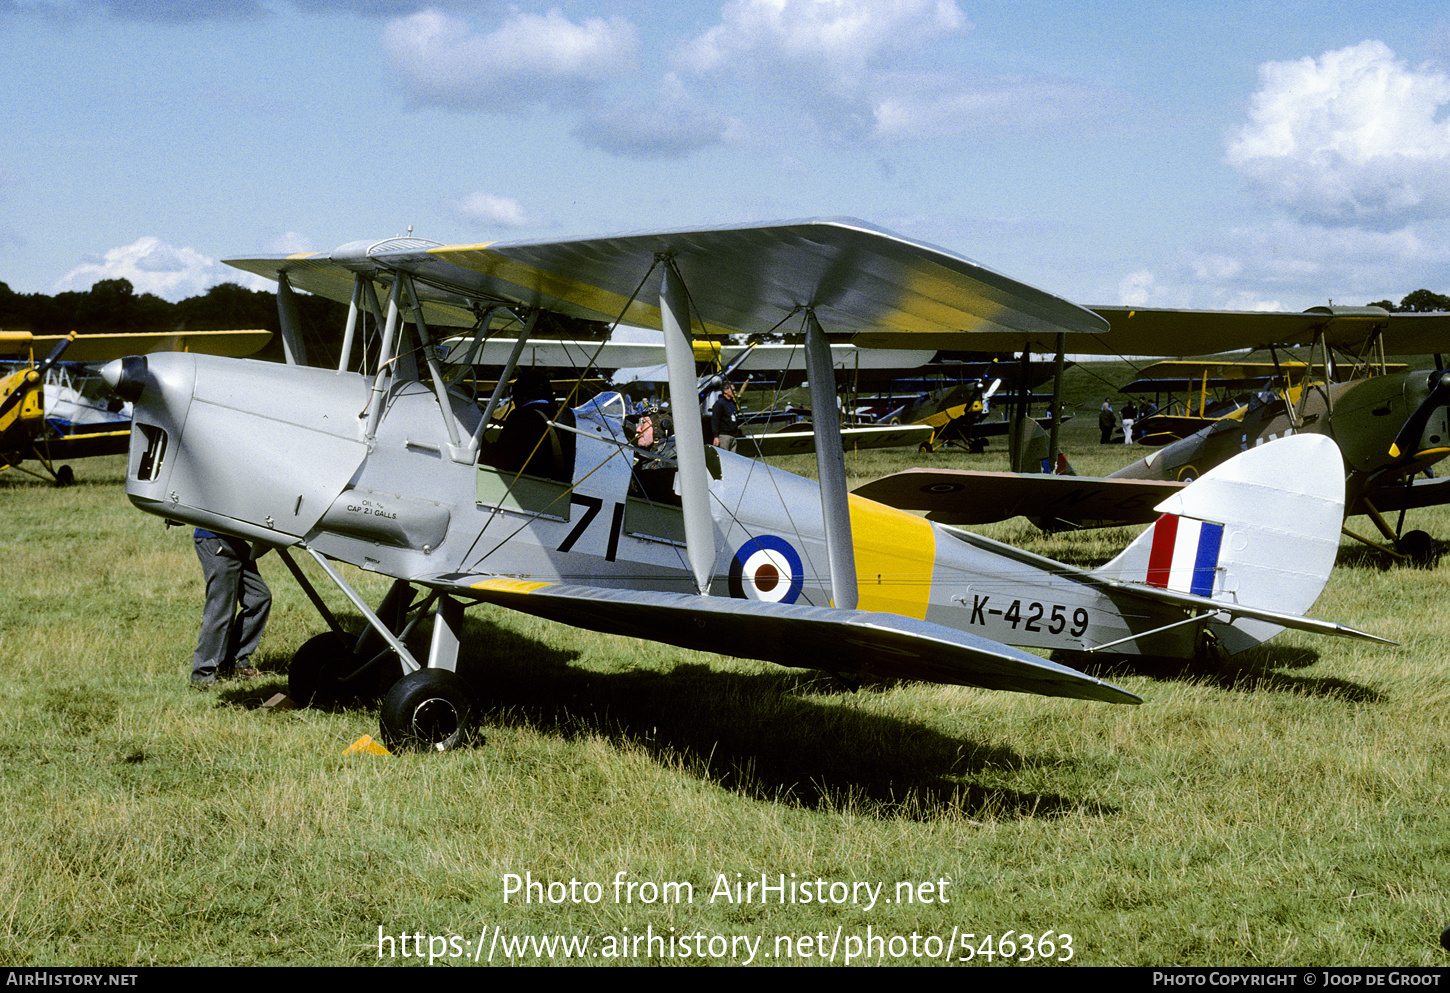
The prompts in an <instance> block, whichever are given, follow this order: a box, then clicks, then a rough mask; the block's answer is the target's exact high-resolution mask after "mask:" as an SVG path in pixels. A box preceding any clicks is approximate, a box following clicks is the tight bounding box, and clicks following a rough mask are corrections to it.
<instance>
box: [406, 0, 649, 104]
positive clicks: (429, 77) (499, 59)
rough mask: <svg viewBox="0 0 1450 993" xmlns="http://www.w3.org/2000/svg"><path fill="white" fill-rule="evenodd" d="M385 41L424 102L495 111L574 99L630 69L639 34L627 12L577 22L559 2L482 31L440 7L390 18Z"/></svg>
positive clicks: (414, 95) (414, 94) (410, 88)
mask: <svg viewBox="0 0 1450 993" xmlns="http://www.w3.org/2000/svg"><path fill="white" fill-rule="evenodd" d="M383 46H384V48H385V49H386V50H387V53H388V56H389V57H390V58H391V60H392V61H393V63H394V65H395V66H396V67H397V68H398V69H399V70H401V72H402V73H403V76H404V83H405V86H406V88H407V90H408V93H409V95H410V96H411V98H412V99H413V100H415V101H417V102H419V103H424V104H436V105H440V106H445V107H452V108H455V109H465V110H475V111H485V112H493V113H519V112H522V111H524V110H527V109H528V108H530V107H532V106H534V105H537V104H569V103H572V102H574V101H576V100H578V99H580V98H581V96H582V95H583V94H587V93H588V92H589V91H591V90H593V89H595V88H598V87H600V86H603V85H605V84H607V83H609V82H610V81H611V80H613V79H614V78H616V77H617V76H618V75H619V74H621V73H624V72H629V71H632V69H633V67H634V63H635V57H636V51H637V49H638V47H639V39H638V37H637V34H636V32H635V29H634V26H633V25H631V24H630V23H629V22H628V21H625V20H624V19H622V18H617V17H615V18H610V19H609V20H605V19H603V18H598V17H591V18H588V19H586V20H584V21H582V22H580V23H575V22H573V21H571V20H569V19H568V18H567V17H565V16H564V15H563V14H562V13H560V12H559V11H558V10H557V9H556V10H550V11H549V12H548V13H547V14H525V13H519V12H514V13H513V14H511V15H510V16H509V17H508V18H507V19H506V20H505V21H504V22H503V23H502V24H501V25H500V26H499V27H498V28H497V29H496V30H494V31H492V32H490V33H488V34H476V33H474V31H473V30H472V28H470V27H469V25H468V24H467V22H465V21H463V20H461V19H459V18H456V17H451V16H449V15H447V14H444V13H442V12H441V11H438V10H436V9H431V8H430V9H428V10H425V11H422V12H420V13H417V14H414V15H412V16H411V17H405V18H401V19H399V20H395V21H391V22H390V23H389V24H388V25H387V27H386V28H385V29H384V30H383Z"/></svg>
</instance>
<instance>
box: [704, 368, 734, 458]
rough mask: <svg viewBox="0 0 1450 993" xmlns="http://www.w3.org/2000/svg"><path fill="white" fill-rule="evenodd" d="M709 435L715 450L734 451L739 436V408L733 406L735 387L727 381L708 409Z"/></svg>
mask: <svg viewBox="0 0 1450 993" xmlns="http://www.w3.org/2000/svg"><path fill="white" fill-rule="evenodd" d="M710 433H711V434H712V435H713V436H714V442H713V444H714V445H715V447H716V448H723V449H725V450H726V451H727V452H732V451H734V450H735V439H736V438H737V437H739V435H740V408H739V407H737V406H736V405H735V387H734V386H733V385H731V383H730V381H729V380H726V381H725V385H724V386H723V387H721V389H720V398H719V399H718V400H716V401H715V406H713V407H711V408H710Z"/></svg>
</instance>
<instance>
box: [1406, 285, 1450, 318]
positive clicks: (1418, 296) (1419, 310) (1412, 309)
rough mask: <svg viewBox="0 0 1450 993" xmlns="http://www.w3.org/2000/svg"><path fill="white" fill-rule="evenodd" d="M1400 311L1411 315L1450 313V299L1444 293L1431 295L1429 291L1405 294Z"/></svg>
mask: <svg viewBox="0 0 1450 993" xmlns="http://www.w3.org/2000/svg"><path fill="white" fill-rule="evenodd" d="M1398 309H1399V310H1400V311H1401V312H1402V313H1410V314H1428V313H1436V312H1441V311H1450V297H1447V296H1445V295H1444V294H1442V293H1431V292H1430V291H1429V290H1415V291H1414V292H1413V293H1407V294H1405V298H1404V299H1403V300H1401V301H1400V306H1399V308H1398Z"/></svg>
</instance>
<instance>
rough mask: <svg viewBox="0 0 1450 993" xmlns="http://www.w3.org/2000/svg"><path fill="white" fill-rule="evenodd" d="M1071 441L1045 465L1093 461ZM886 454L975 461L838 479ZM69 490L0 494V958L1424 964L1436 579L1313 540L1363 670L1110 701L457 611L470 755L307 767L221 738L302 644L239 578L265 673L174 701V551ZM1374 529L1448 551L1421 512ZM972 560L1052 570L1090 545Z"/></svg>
mask: <svg viewBox="0 0 1450 993" xmlns="http://www.w3.org/2000/svg"><path fill="white" fill-rule="evenodd" d="M1091 419H1092V418H1091V412H1090V411H1089V413H1088V416H1086V417H1080V421H1081V422H1082V423H1081V424H1079V425H1078V426H1077V427H1076V428H1075V429H1074V431H1070V432H1069V434H1068V451H1069V456H1070V457H1071V458H1072V459H1073V461H1074V463H1075V464H1076V465H1077V466H1078V468H1079V470H1080V471H1088V472H1092V471H1101V470H1104V469H1107V468H1112V467H1114V466H1115V465H1118V464H1122V462H1124V461H1126V460H1127V458H1128V453H1130V452H1131V450H1127V449H1120V450H1114V451H1105V450H1100V449H1099V448H1098V446H1096V445H1093V444H1092V443H1091V437H1090V436H1091V435H1093V434H1094V432H1095V428H1094V427H1093V426H1092V425H1089V424H1088V423H1087V422H1088V421H1090V420H1091ZM927 460H931V464H943V465H953V466H977V467H982V468H1000V467H1001V463H1002V455H1001V451H1000V446H999V447H998V450H997V451H996V452H994V453H988V454H987V455H985V456H968V455H965V454H964V453H959V452H949V453H941V454H939V455H935V456H920V455H917V454H916V453H895V454H891V455H872V456H869V457H868V456H860V457H854V456H853V457H852V458H851V466H850V469H851V471H852V472H853V473H855V474H856V475H858V476H859V477H862V478H864V477H869V476H872V475H875V474H879V473H881V472H885V471H890V470H892V469H896V468H901V467H904V466H906V465H910V464H926V462H927ZM77 469H78V475H79V476H80V477H81V480H82V481H81V483H80V484H79V485H77V486H74V487H72V488H69V489H64V490H56V489H51V488H49V487H45V486H42V485H38V484H35V483H33V482H30V481H26V480H24V479H22V478H20V477H18V476H15V475H14V474H9V475H8V476H5V477H0V507H3V512H4V519H5V520H6V522H7V524H8V526H7V528H6V533H5V536H4V538H3V542H4V544H3V550H0V551H3V559H0V561H3V563H4V565H3V568H4V576H5V580H4V590H5V596H4V598H3V600H0V797H3V804H0V813H3V817H4V824H3V825H0V831H3V833H4V836H5V837H6V838H7V840H8V843H7V844H6V845H5V846H4V847H3V854H0V927H3V939H0V940H3V942H4V947H5V949H6V953H5V958H6V960H7V962H8V963H9V964H13V965H26V964H30V965H37V964H52V965H56V964H88V965H150V964H201V965H224V964H253V963H256V964H272V965H314V964H320V965H348V964H374V963H379V962H391V963H417V962H419V961H427V960H428V957H429V955H430V954H431V955H433V956H434V959H435V961H436V962H438V963H443V962H446V963H450V964H463V963H465V962H468V961H470V959H471V956H473V954H474V952H475V950H476V949H478V948H480V947H481V948H482V951H483V955H484V957H485V958H486V957H487V956H488V955H489V954H490V953H492V955H493V959H492V960H493V961H494V962H496V963H497V962H505V961H507V962H513V963H535V962H545V961H552V962H555V963H565V962H569V961H579V960H581V959H582V961H584V962H586V963H588V964H608V963H611V962H622V963H624V964H645V963H649V962H658V961H661V960H663V961H665V962H669V963H682V964H696V963H700V962H702V961H706V962H726V963H728V962H746V961H752V962H754V963H765V964H785V963H787V962H798V963H802V964H814V963H817V962H819V961H821V957H824V956H826V955H832V956H833V957H832V958H830V959H829V960H830V961H836V962H841V961H844V960H845V957H846V955H847V954H848V953H852V952H854V959H853V960H854V961H856V962H860V963H870V964H875V963H878V962H882V963H887V964H931V963H933V962H940V961H943V960H944V959H945V958H946V957H947V956H949V955H950V956H952V957H953V958H954V959H960V958H965V957H966V955H967V953H968V952H970V953H971V955H972V957H973V960H974V961H975V962H978V963H983V962H990V963H1001V962H1003V961H1007V960H1011V961H1022V960H1025V959H1028V958H1030V959H1031V960H1032V961H1034V962H1038V963H1040V962H1042V961H1054V962H1055V961H1068V962H1070V963H1071V964H1084V965H1194V964H1220V965H1297V964H1315V965H1391V964H1394V965H1440V966H1444V965H1447V964H1450V957H1447V954H1446V953H1445V952H1444V951H1442V950H1441V948H1440V947H1439V943H1438V938H1439V934H1440V931H1441V929H1442V928H1444V927H1445V925H1446V924H1450V824H1447V801H1450V761H1447V758H1446V756H1447V751H1450V750H1447V745H1450V717H1447V713H1450V673H1447V660H1450V620H1444V619H1441V615H1440V613H1439V611H1440V609H1441V608H1443V607H1444V606H1445V605H1446V601H1447V596H1446V594H1447V585H1450V584H1447V576H1450V571H1447V570H1450V563H1447V564H1446V565H1443V566H1441V567H1439V568H1437V569H1431V570H1421V569H1412V568H1401V567H1398V566H1396V565H1394V564H1393V563H1391V562H1389V561H1388V560H1387V559H1386V558H1384V557H1382V556H1381V555H1379V554H1378V553H1373V552H1367V551H1364V550H1362V549H1361V548H1359V547H1357V546H1356V545H1354V544H1353V543H1352V542H1349V541H1348V540H1346V541H1345V543H1344V545H1343V546H1342V548H1341V555H1340V561H1341V566H1340V568H1339V569H1337V570H1336V573H1335V575H1334V576H1333V577H1332V578H1331V580H1330V583H1329V586H1328V588H1327V589H1326V591H1325V593H1324V595H1323V596H1322V598H1321V599H1320V601H1319V603H1318V604H1317V605H1316V607H1315V609H1314V611H1313V613H1314V615H1315V616H1319V617H1324V618H1330V619H1334V620H1339V621H1342V622H1345V623H1347V624H1351V625H1354V626H1356V627H1360V628H1364V629H1366V630H1370V631H1373V632H1375V633H1378V634H1382V635H1385V636H1387V637H1391V638H1394V639H1397V640H1398V641H1399V642H1400V643H1401V644H1400V646H1399V647H1396V648H1386V647H1376V646H1371V645H1366V644H1362V643H1359V642H1352V641H1345V640H1330V639H1315V638H1311V637H1309V636H1300V635H1292V634H1284V635H1280V636H1279V638H1277V639H1275V640H1274V641H1273V642H1271V643H1270V644H1268V645H1266V646H1262V647H1261V648H1259V649H1256V650H1254V651H1251V652H1249V653H1246V654H1245V655H1244V656H1240V657H1236V658H1234V659H1231V660H1229V661H1227V662H1225V663H1222V664H1220V665H1218V666H1217V667H1213V668H1196V667H1193V666H1185V665H1166V664H1163V663H1157V664H1143V663H1138V664H1133V663H1121V662H1119V663H1116V664H1112V665H1108V666H1105V667H1104V668H1102V669H1101V670H1100V671H1099V674H1100V675H1104V676H1105V677H1107V678H1110V679H1111V680H1112V681H1114V682H1116V683H1117V684H1118V685H1121V686H1123V687H1125V688H1127V689H1129V690H1131V691H1133V692H1135V693H1138V694H1139V695H1141V696H1142V697H1144V698H1145V703H1144V704H1143V705H1142V706H1141V707H1120V706H1110V705H1105V704H1094V703H1085V702H1080V701H1073V700H1057V699H1045V698H1039V697H1032V696H1023V695H1018V694H1009V693H992V692H986V691H977V690H972V689H965V688H958V687H937V686H930V685H922V684H894V685H879V686H868V687H864V688H862V689H860V690H859V691H858V692H848V691H844V690H842V689H841V688H840V687H838V686H836V685H834V684H833V683H832V682H831V681H830V680H829V679H826V678H822V677H819V676H817V675H816V674H814V673H813V672H811V671H808V670H788V669H783V668H779V667H775V666H770V665H766V664H759V663H752V662H740V661H735V660H731V659H726V658H721V657H717V656H709V655H700V654H694V653H689V652H684V651H681V650H678V649H673V648H668V647H664V646H660V645H655V644H645V643H639V642H633V641H628V640H624V639H619V638H614V637H609V636H603V635H596V634H591V633H589V632H583V631H578V630H574V629H570V628H565V627H561V626H558V625H555V624H551V623H548V622H545V621H541V620H536V619H533V618H528V617H522V616H516V615H511V614H507V613H505V612H502V611H499V610H494V609H489V608H482V609H478V610H475V611H472V612H470V622H469V628H468V639H467V644H466V646H465V650H464V658H463V660H462V662H461V669H464V670H466V671H467V672H469V673H470V675H471V678H472V680H473V681H474V683H475V685H476V687H477V688H478V690H479V694H480V699H481V703H482V706H483V711H484V713H483V722H482V728H481V730H482V733H483V734H484V735H486V737H487V742H486V744H477V745H476V746H475V747H470V748H464V749H461V750H458V751H455V752H450V753H447V754H430V755H405V756H371V755H346V756H345V755H344V754H343V750H344V749H345V748H346V747H347V746H348V745H349V744H350V743H351V742H353V741H355V740H356V739H358V738H359V737H360V736H362V735H364V734H372V735H374V736H376V734H377V723H376V712H375V710H373V709H364V708H354V709H339V710H335V711H304V712H298V711H292V712H278V713H269V712H265V711H263V710H261V709H259V705H260V704H261V703H262V701H264V700H265V699H266V698H267V697H269V696H271V695H272V694H273V693H275V692H277V691H279V690H284V689H285V684H286V680H285V675H284V671H285V667H286V665H287V661H288V659H289V658H290V655H291V653H292V652H293V651H294V650H295V649H296V648H297V647H298V646H299V645H300V644H301V643H302V642H303V641H304V640H306V639H307V638H308V637H309V636H310V635H312V634H315V633H317V632H318V631H319V630H321V628H322V624H321V622H320V621H319V619H318V618H317V617H316V615H315V613H314V611H313V610H312V608H311V606H310V605H309V604H308V603H307V602H306V600H305V598H304V597H303V595H302V593H301V592H300V591H299V590H298V589H297V588H296V586H295V585H294V584H293V583H292V582H291V580H290V578H289V577H288V576H287V575H286V573H285V571H284V570H283V569H282V568H281V567H280V563H278V562H277V561H276V560H275V558H269V559H264V560H263V563H262V568H263V572H264V574H265V575H266V576H267V577H268V579H269V581H271V582H272V585H273V589H274V593H275V596H276V600H275V607H274V614H273V620H272V624H271V627H270V628H269V631H268V634H267V638H266V640H265V642H264V646H263V650H262V653H261V657H260V659H259V661H260V663H261V664H262V666H263V667H264V668H265V669H268V670H270V671H269V672H268V673H267V676H266V678H264V679H262V680H261V681H260V682H259V683H252V684H230V685H228V686H226V687H224V688H223V689H221V690H220V691H217V692H209V693H208V692H197V691H194V690H191V689H190V688H189V687H188V686H187V685H186V683H185V674H186V672H187V670H188V667H189V664H190V653H191V649H192V647H193V643H194V638H195V627H196V624H197V622H198V620H199V616H200V604H201V589H200V586H201V579H200V571H199V569H198V567H197V563H196V561H195V557H194V555H193V553H192V550H191V542H190V539H189V536H188V533H187V532H185V531H182V530H171V531H169V532H168V531H166V530H164V528H163V526H162V524H161V522H160V521H159V520H158V519H156V518H153V517H148V516H146V515H143V514H141V513H139V512H137V511H135V510H134V509H132V508H131V507H130V505H129V504H128V503H127V501H126V499H125V496H124V492H123V488H122V485H121V478H122V472H123V467H122V464H121V460H119V459H112V460H97V461H94V462H88V463H83V464H81V465H79V466H77ZM1411 524H1412V526H1416V527H1423V528H1425V529H1426V530H1429V531H1430V532H1431V533H1432V534H1434V535H1436V536H1437V537H1439V538H1447V537H1450V512H1446V511H1443V510H1438V511H1420V512H1416V513H1415V514H1412V520H1411ZM992 533H993V534H994V535H995V536H998V537H1006V538H1009V539H1011V540H1014V541H1019V542H1021V543H1023V544H1026V545H1028V546H1029V547H1031V548H1033V549H1034V550H1037V551H1041V552H1043V553H1045V554H1049V555H1054V556H1056V557H1062V558H1071V559H1072V560H1073V561H1075V562H1079V561H1088V562H1090V561H1097V560H1101V559H1103V558H1106V557H1107V556H1108V555H1109V554H1110V553H1111V552H1112V551H1113V550H1114V549H1116V548H1118V547H1120V546H1121V545H1122V544H1123V543H1124V541H1125V533H1124V532H1121V531H1119V532H1106V533H1103V534H1098V535H1091V536H1079V537H1078V538H1077V539H1076V540H1074V539H1070V538H1066V537H1056V538H1046V537H1042V536H1039V535H1037V534H1036V533H1035V532H1033V530H1032V529H1031V528H1030V527H1028V526H1026V525H1025V524H1023V523H1021V522H1018V523H1012V524H1005V525H1001V526H999V527H997V528H995V529H993V530H992ZM353 575H354V576H355V578H356V580H357V582H358V584H359V585H360V587H362V589H363V590H364V592H365V593H366V594H367V595H368V596H370V597H372V598H374V599H375V600H376V599H377V598H378V597H380V596H381V595H382V593H383V591H384V588H383V585H382V584H381V583H380V582H379V581H378V580H377V578H376V577H373V576H366V575H362V574H357V573H353ZM324 589H325V587H324ZM327 595H328V596H329V598H330V602H331V603H332V604H333V607H334V609H336V610H339V611H341V608H342V607H343V605H344V604H343V601H342V598H341V597H340V596H338V595H336V594H332V593H329V594H327ZM762 876H764V877H765V879H766V881H767V882H769V883H770V885H771V886H776V885H777V884H779V883H780V882H781V881H782V877H783V881H784V883H785V886H786V888H785V890H784V891H783V893H780V895H781V896H784V900H782V899H780V898H778V896H777V894H778V892H780V891H776V890H767V891H766V892H765V893H764V897H765V898H764V899H762V893H761V889H760V885H759V884H760V883H761V880H762ZM616 880H618V881H619V883H620V885H619V887H618V888H616ZM818 881H819V882H818ZM530 882H533V883H538V884H540V885H538V886H537V887H534V888H529V887H528V885H527V884H528V883H530ZM749 883H754V884H755V886H754V889H753V891H752V890H745V891H744V892H743V895H744V896H745V897H746V898H747V899H744V900H736V899H735V896H736V893H737V891H736V889H735V887H736V884H741V885H742V886H744V884H749ZM631 884H634V885H633V886H632V887H631ZM671 884H674V885H671ZM684 884H688V887H689V888H687V887H686V886H685V885H684ZM807 884H809V885H807ZM861 884H864V885H861ZM903 884H904V885H903ZM722 885H723V886H725V887H726V888H728V889H729V891H730V892H729V896H728V897H727V896H726V895H725V894H724V892H723V890H722ZM878 886H879V887H880V888H879V889H877V888H876V887H878ZM690 888H692V893H691V890H690ZM873 893H874V894H875V900H874V902H871V900H872V894H873ZM687 896H692V897H693V899H692V900H688V901H687V899H686V897H687ZM792 898H794V902H792ZM805 898H809V899H810V902H804V899H805ZM1009 932H1010V934H1009ZM968 934H970V935H972V937H971V938H967V937H965V936H966V935H968ZM1004 935H1005V936H1006V938H1005V940H1004ZM1024 935H1025V936H1028V937H1026V938H1024V937H1023V936H1024ZM553 936H563V937H566V938H569V939H571V940H575V941H582V940H584V939H588V941H589V942H590V943H589V945H588V947H587V949H586V948H584V947H582V946H581V945H579V944H575V945H572V946H570V947H567V948H566V947H565V946H563V945H557V944H556V945H553V946H547V945H544V944H542V942H545V941H547V940H549V939H551V938H552V937H553ZM1065 936H1070V938H1069V937H1065ZM520 942H529V943H524V944H520ZM480 943H481V944H480ZM1009 948H1010V952H1009V951H1008V949H1009ZM509 952H512V953H513V954H512V957H510V956H509V954H508V953H509ZM463 953H467V954H466V955H465V954H463ZM420 956H421V958H420Z"/></svg>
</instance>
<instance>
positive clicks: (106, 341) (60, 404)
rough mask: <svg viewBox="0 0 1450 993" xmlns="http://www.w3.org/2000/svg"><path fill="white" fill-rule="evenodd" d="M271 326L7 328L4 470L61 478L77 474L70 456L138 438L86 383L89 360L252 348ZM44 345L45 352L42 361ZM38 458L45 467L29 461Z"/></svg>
mask: <svg viewBox="0 0 1450 993" xmlns="http://www.w3.org/2000/svg"><path fill="white" fill-rule="evenodd" d="M271 337H272V333H271V332H270V331H198V332H189V333H180V332H156V333H147V332H131V333H123V334H88V335H81V334H78V333H76V332H71V333H70V334H68V335H63V336H59V335H50V336H36V335H32V334H31V333H30V332H28V331H0V356H5V357H7V358H6V359H0V366H9V368H10V371H9V372H7V373H5V374H4V375H3V376H0V470H4V469H18V470H19V471H21V472H24V473H28V474H29V475H32V476H34V477H36V478H37V479H47V478H49V480H50V481H52V482H54V483H55V485H57V486H68V485H70V484H71V483H72V482H74V481H75V472H74V470H73V469H72V468H71V467H70V466H69V465H61V464H59V463H62V462H64V461H66V460H70V459H83V458H93V457H96V456H101V455H119V454H122V453H124V452H125V451H126V449H127V446H128V445H129V443H130V439H131V419H130V415H129V414H127V413H125V411H124V410H122V409H120V407H119V406H117V407H116V409H109V407H108V406H107V405H106V404H105V403H104V402H102V401H101V400H100V399H99V398H98V397H96V396H95V394H94V391H87V390H86V389H85V388H84V382H85V379H86V378H87V377H86V375H85V371H84V370H85V367H86V365H93V364H96V363H101V362H108V361H110V360H112V359H116V358H119V357H121V356H123V355H134V354H145V353H147V352H159V351H186V350H188V349H202V350H208V351H211V352H212V353H213V354H218V355H234V356H242V355H251V354H253V353H254V352H256V351H257V350H258V349H260V348H261V347H262V346H263V345H265V344H266V343H267V341H268V340H269V339H270V338H271ZM37 353H42V354H45V358H44V359H42V360H41V361H40V362H38V363H37V362H36V361H35V356H36V354H37ZM26 461H33V462H36V463H38V464H39V465H40V467H41V468H42V469H43V470H44V472H43V473H41V472H37V471H35V470H33V469H31V468H29V467H28V466H26V465H23V464H22V463H24V462H26Z"/></svg>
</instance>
